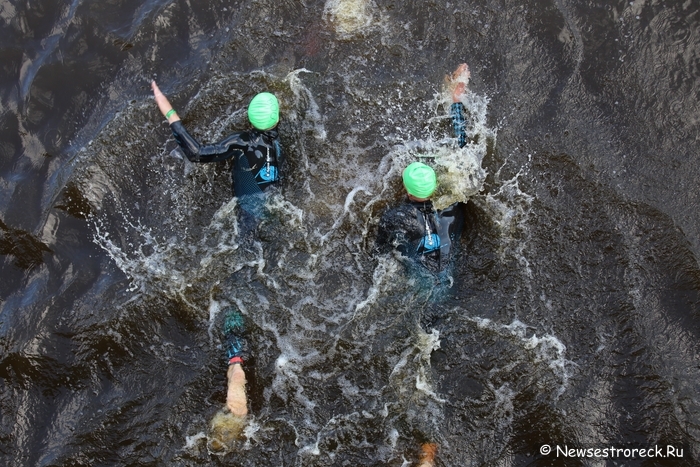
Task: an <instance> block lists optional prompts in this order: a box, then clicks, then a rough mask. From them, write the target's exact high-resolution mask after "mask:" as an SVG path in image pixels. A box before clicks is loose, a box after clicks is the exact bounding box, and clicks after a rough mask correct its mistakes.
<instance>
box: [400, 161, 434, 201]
mask: <svg viewBox="0 0 700 467" xmlns="http://www.w3.org/2000/svg"><path fill="white" fill-rule="evenodd" d="M403 186H405V187H406V191H407V192H408V194H409V195H413V196H415V197H416V198H429V197H430V195H432V194H433V192H434V191H435V188H436V187H437V177H436V176H435V171H434V170H433V169H432V168H431V167H428V166H427V165H425V164H424V163H422V162H414V163H413V164H411V165H409V166H408V167H406V168H405V169H404V171H403Z"/></svg>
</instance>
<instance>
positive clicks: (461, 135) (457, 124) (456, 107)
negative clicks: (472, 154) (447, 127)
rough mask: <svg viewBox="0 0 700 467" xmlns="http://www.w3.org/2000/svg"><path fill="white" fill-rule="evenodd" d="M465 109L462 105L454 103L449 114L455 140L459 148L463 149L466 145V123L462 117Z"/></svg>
mask: <svg viewBox="0 0 700 467" xmlns="http://www.w3.org/2000/svg"><path fill="white" fill-rule="evenodd" d="M465 113H466V109H465V108H464V104H462V103H461V102H455V103H454V104H452V106H451V107H450V114H451V116H452V129H453V131H454V135H455V138H457V141H458V142H459V147H460V148H463V147H464V146H466V144H467V128H466V125H467V121H466V119H465V117H464V115H465Z"/></svg>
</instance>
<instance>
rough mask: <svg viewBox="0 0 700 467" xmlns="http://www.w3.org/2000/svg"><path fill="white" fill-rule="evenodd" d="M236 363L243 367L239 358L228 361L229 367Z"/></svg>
mask: <svg viewBox="0 0 700 467" xmlns="http://www.w3.org/2000/svg"><path fill="white" fill-rule="evenodd" d="M236 363H238V364H239V365H241V366H243V359H242V358H241V357H231V358H230V359H229V361H228V364H229V366H231V365H235V364H236Z"/></svg>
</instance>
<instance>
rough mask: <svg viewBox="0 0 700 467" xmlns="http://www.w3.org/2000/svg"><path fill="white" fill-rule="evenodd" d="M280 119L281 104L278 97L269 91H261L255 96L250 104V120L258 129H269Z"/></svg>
mask: <svg viewBox="0 0 700 467" xmlns="http://www.w3.org/2000/svg"><path fill="white" fill-rule="evenodd" d="M279 119H280V106H279V102H277V98H276V97H275V96H274V95H272V94H270V93H269V92H261V93H260V94H258V95H257V96H255V97H253V100H252V101H250V105H248V120H250V123H252V124H253V126H254V127H255V128H257V129H258V130H262V131H265V130H269V129H271V128H273V127H274V126H275V125H277V122H279Z"/></svg>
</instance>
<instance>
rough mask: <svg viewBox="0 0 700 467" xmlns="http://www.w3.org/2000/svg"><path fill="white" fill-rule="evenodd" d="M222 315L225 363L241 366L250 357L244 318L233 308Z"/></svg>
mask: <svg viewBox="0 0 700 467" xmlns="http://www.w3.org/2000/svg"><path fill="white" fill-rule="evenodd" d="M225 313H226V314H225V315H224V337H225V338H226V344H225V349H226V362H227V363H228V364H229V365H231V364H233V363H240V364H243V363H244V362H245V361H246V360H248V358H249V357H250V352H249V348H248V340H247V339H246V338H245V318H244V317H243V315H242V314H241V312H240V311H238V310H236V309H235V308H228V309H227V310H226V311H225Z"/></svg>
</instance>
